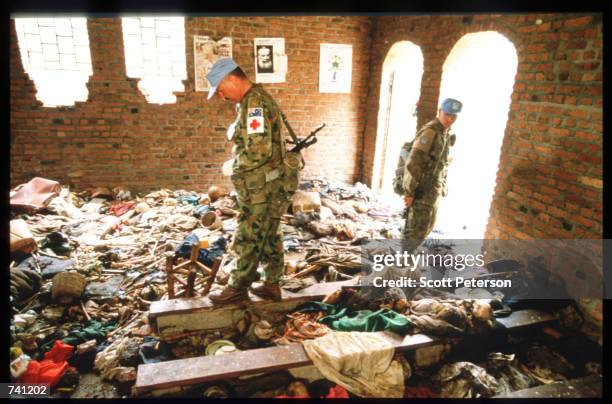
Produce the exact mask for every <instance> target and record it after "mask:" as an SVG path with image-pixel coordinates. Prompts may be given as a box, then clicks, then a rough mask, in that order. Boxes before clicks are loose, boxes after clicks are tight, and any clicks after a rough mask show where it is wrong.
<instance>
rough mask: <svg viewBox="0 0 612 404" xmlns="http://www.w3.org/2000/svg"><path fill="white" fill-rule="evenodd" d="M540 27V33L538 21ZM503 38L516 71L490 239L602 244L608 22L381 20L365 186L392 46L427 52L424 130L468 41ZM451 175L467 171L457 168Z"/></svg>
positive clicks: (569, 18) (572, 17) (555, 18)
mask: <svg viewBox="0 0 612 404" xmlns="http://www.w3.org/2000/svg"><path fill="white" fill-rule="evenodd" d="M538 19H540V20H542V21H541V24H539V25H538V24H536V23H535V22H536V20H538ZM480 31H497V32H499V33H500V34H502V35H504V36H506V37H507V38H508V39H509V40H510V41H511V42H512V43H513V45H514V46H515V48H516V52H517V55H518V69H517V75H516V81H515V84H514V90H513V94H512V102H511V106H510V112H509V116H508V123H507V126H506V130H505V134H504V141H503V146H502V152H501V158H500V162H499V170H498V173H497V185H496V188H495V194H494V197H493V201H492V204H491V209H490V213H489V222H488V226H487V231H486V237H488V238H521V239H523V238H601V237H602V232H603V230H602V198H603V197H602V186H603V181H602V175H603V168H602V167H603V166H602V153H603V148H602V142H603V132H602V130H603V129H602V102H603V100H602V38H603V34H602V19H601V15H599V14H597V15H583V14H580V15H577V14H541V15H536V14H530V15H474V16H463V15H457V16H442V15H437V16H384V17H377V18H374V19H373V27H372V55H371V73H370V75H371V81H370V91H369V95H368V102H367V106H366V111H367V115H366V129H365V133H364V141H363V151H364V153H363V162H362V164H363V167H362V177H363V179H364V181H365V182H366V183H369V181H371V178H372V167H373V163H374V148H375V142H376V132H377V126H378V123H377V113H378V103H379V97H380V80H381V74H382V64H383V61H384V58H385V56H386V54H387V52H388V51H389V49H390V48H391V46H392V45H393V44H395V43H396V42H398V41H402V40H408V41H411V42H413V43H415V44H416V45H418V46H420V47H421V50H422V52H423V57H424V73H423V78H422V84H421V98H420V102H419V112H418V125H419V126H420V125H422V124H424V123H425V122H427V121H428V120H430V119H432V118H433V117H434V116H435V114H436V110H437V101H438V97H439V90H440V82H441V78H442V77H441V76H442V66H443V64H444V61H445V59H446V57H447V56H448V54H449V53H450V51H451V49H452V47H453V46H454V44H455V43H456V42H457V41H458V40H459V39H460V38H461V37H462V36H463V35H465V34H468V33H473V32H480ZM452 169H459V168H458V167H454V168H452Z"/></svg>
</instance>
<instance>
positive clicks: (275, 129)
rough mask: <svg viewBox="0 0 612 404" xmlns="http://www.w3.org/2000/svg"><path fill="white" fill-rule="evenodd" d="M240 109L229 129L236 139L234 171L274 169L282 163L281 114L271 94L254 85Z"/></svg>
mask: <svg viewBox="0 0 612 404" xmlns="http://www.w3.org/2000/svg"><path fill="white" fill-rule="evenodd" d="M236 112H237V116H236V120H235V121H234V123H233V124H232V125H230V127H229V129H228V135H229V136H232V140H233V142H234V148H233V155H234V164H233V167H232V168H233V172H234V174H235V175H238V176H240V175H243V174H247V173H251V172H254V171H260V169H261V170H264V171H265V170H271V169H274V168H275V167H278V166H279V165H280V164H282V157H283V156H282V152H283V150H282V147H284V145H283V144H282V137H281V125H282V124H281V117H280V112H279V110H278V108H277V106H276V103H275V102H274V100H273V99H272V97H271V96H270V94H268V93H267V92H266V91H265V90H264V89H263V88H262V87H261V86H259V85H257V84H254V85H253V87H251V89H250V90H249V91H248V92H247V93H246V94H245V96H244V98H243V99H242V101H241V102H240V103H239V104H237V106H236Z"/></svg>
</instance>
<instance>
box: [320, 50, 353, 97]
mask: <svg viewBox="0 0 612 404" xmlns="http://www.w3.org/2000/svg"><path fill="white" fill-rule="evenodd" d="M352 61H353V45H341V44H329V43H322V44H321V58H320V61H319V92H320V93H350V92H351V71H352Z"/></svg>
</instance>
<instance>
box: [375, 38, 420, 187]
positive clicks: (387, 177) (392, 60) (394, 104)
mask: <svg viewBox="0 0 612 404" xmlns="http://www.w3.org/2000/svg"><path fill="white" fill-rule="evenodd" d="M422 76H423V53H422V52H421V48H419V47H418V46H417V45H415V44H414V43H412V42H410V41H401V42H397V43H395V44H394V45H393V46H392V47H391V49H389V52H388V53H387V56H386V57H385V61H384V63H383V71H382V80H381V88H380V101H379V109H378V130H377V136H376V153H375V158H374V170H373V178H372V188H373V190H374V191H377V192H380V193H382V194H392V193H393V189H392V183H391V181H392V179H393V176H394V175H395V168H396V165H397V160H398V158H399V150H400V148H401V147H402V145H403V144H404V143H405V142H407V141H409V140H411V139H412V138H413V137H414V134H415V132H416V124H417V121H416V103H417V101H418V100H419V96H420V94H421V77H422Z"/></svg>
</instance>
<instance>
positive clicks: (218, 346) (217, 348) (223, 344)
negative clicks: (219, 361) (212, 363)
mask: <svg viewBox="0 0 612 404" xmlns="http://www.w3.org/2000/svg"><path fill="white" fill-rule="evenodd" d="M236 351H238V348H236V345H234V343H233V342H232V341H228V340H226V339H219V340H217V341H214V342H211V343H210V344H208V346H207V347H206V351H205V354H206V356H214V355H224V354H226V353H230V352H236Z"/></svg>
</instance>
